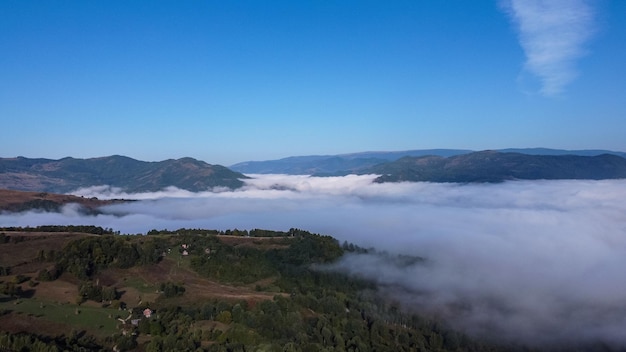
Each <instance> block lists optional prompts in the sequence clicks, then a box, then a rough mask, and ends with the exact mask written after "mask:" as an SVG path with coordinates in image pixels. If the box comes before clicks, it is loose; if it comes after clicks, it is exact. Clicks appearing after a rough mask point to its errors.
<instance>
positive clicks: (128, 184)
mask: <svg viewBox="0 0 626 352" xmlns="http://www.w3.org/2000/svg"><path fill="white" fill-rule="evenodd" d="M244 178H246V176H244V175H242V174H240V173H237V172H234V171H232V170H230V169H228V168H226V167H224V166H220V165H210V164H207V163H205V162H203V161H199V160H196V159H192V158H182V159H176V160H173V159H169V160H164V161H160V162H146V161H139V160H135V159H132V158H129V157H125V156H119V155H115V156H108V157H102V158H90V159H75V158H69V157H68V158H63V159H60V160H51V159H29V158H24V157H17V158H0V188H6V189H12V190H22V191H33V192H55V193H67V192H70V191H72V190H75V189H78V188H81V187H90V186H98V185H109V186H113V187H119V188H121V189H123V190H125V191H126V192H151V191H158V190H161V189H163V188H165V187H168V186H175V187H178V188H181V189H186V190H189V191H193V192H198V191H206V190H208V189H211V188H213V187H228V188H233V189H234V188H238V187H241V185H242V184H243V182H242V181H241V179H244Z"/></svg>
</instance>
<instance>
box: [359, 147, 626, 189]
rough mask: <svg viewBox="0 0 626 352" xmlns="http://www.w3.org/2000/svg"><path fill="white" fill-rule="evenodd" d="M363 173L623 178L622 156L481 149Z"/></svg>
mask: <svg viewBox="0 0 626 352" xmlns="http://www.w3.org/2000/svg"><path fill="white" fill-rule="evenodd" d="M364 173H371V174H378V175H381V176H379V177H378V178H377V179H376V180H375V182H379V183H382V182H401V181H410V182H418V181H427V182H459V183H470V182H502V181H507V180H565V179H570V180H581V179H584V180H603V179H620V178H626V159H625V158H623V157H620V156H617V155H612V154H601V155H596V156H580V155H528V154H521V153H502V152H497V151H483V152H475V153H470V154H463V155H456V156H451V157H448V158H444V157H441V156H424V157H404V158H401V159H398V160H396V161H393V162H389V163H385V164H380V165H377V166H374V167H372V168H370V169H368V170H364Z"/></svg>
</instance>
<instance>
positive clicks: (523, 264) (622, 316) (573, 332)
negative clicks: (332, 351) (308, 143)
mask: <svg viewBox="0 0 626 352" xmlns="http://www.w3.org/2000/svg"><path fill="white" fill-rule="evenodd" d="M251 176H252V177H253V178H252V179H249V180H245V183H246V185H245V187H243V188H241V189H239V190H236V191H230V190H223V189H221V190H212V191H207V192H202V193H192V192H188V191H184V190H180V189H176V188H168V189H165V190H163V191H161V192H156V193H142V194H126V193H124V192H123V191H122V190H120V189H115V188H112V187H108V186H99V187H91V188H85V189H80V190H77V191H76V192H74V194H78V195H83V196H86V197H93V196H95V197H98V198H101V199H107V198H109V199H110V198H129V199H136V200H137V201H135V202H128V203H123V204H116V205H111V206H107V207H105V208H103V211H104V213H103V214H101V215H97V216H85V215H81V212H79V211H78V209H77V208H76V207H75V206H67V207H65V208H64V210H63V212H61V213H43V212H25V213H19V214H2V215H0V226H26V225H29V226H36V225H44V224H93V225H97V226H102V227H107V228H113V229H114V230H119V231H121V232H122V233H132V234H134V233H146V232H147V231H149V230H150V229H170V230H175V229H178V228H181V227H186V228H209V229H224V230H225V229H234V228H238V229H252V228H262V229H273V230H288V229H289V228H292V227H296V228H301V229H305V230H308V231H311V232H315V233H321V234H328V235H332V236H334V237H336V238H337V239H339V240H340V241H344V240H345V241H349V242H353V243H356V244H358V245H360V246H363V247H375V248H377V249H380V250H386V251H389V252H390V253H398V254H407V255H413V256H420V257H424V258H426V259H427V260H426V262H425V263H421V264H415V265H409V266H404V267H398V266H397V265H394V263H390V262H386V261H385V260H384V259H382V258H381V257H376V256H373V255H371V254H361V255H348V256H346V257H345V258H344V259H343V260H342V261H340V262H339V263H337V264H335V265H334V266H333V268H332V269H333V270H339V271H343V272H346V273H349V274H351V275H359V276H362V277H366V278H370V279H373V280H376V281H378V282H379V283H380V284H381V287H382V289H381V292H383V293H385V294H388V295H390V296H392V298H394V299H396V300H398V301H399V302H401V303H402V304H403V307H404V308H405V309H407V310H413V311H415V312H418V313H422V314H429V315H433V316H436V317H439V318H441V319H444V320H445V321H446V322H447V323H448V324H449V325H451V326H453V327H455V328H457V329H460V330H462V331H464V332H467V333H469V334H471V335H476V336H483V337H489V338H495V339H499V340H502V341H513V342H525V343H530V344H540V345H545V344H548V345H549V344H552V343H570V344H579V343H594V342H598V341H601V342H604V343H608V344H610V345H615V346H618V347H626V334H625V333H624V331H626V271H625V270H624V268H626V202H625V201H624V200H625V199H626V180H610V181H514V182H505V183H500V184H453V183H448V184H438V183H386V184H377V183H373V182H372V181H373V179H374V178H375V176H372V175H366V176H354V175H350V176H345V177H326V178H321V177H308V176H286V175H251Z"/></svg>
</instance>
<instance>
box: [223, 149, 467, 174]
mask: <svg viewBox="0 0 626 352" xmlns="http://www.w3.org/2000/svg"><path fill="white" fill-rule="evenodd" d="M470 152H471V150H458V149H424V150H406V151H398V152H362V153H353V154H340V155H309V156H292V157H288V158H283V159H279V160H266V161H246V162H242V163H238V164H235V165H231V166H230V168H231V169H233V170H235V171H239V172H243V173H248V174H288V175H316V174H344V175H347V174H349V173H358V172H359V171H361V170H364V169H367V168H369V167H372V166H374V165H378V164H381V163H385V162H388V161H393V160H397V159H399V158H402V157H404V156H425V155H439V156H452V155H459V154H466V153H470Z"/></svg>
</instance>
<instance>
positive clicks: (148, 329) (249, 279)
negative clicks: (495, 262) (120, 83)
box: [0, 226, 512, 351]
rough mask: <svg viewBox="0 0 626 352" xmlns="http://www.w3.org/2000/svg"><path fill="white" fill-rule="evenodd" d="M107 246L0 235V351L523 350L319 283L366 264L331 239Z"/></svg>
mask: <svg viewBox="0 0 626 352" xmlns="http://www.w3.org/2000/svg"><path fill="white" fill-rule="evenodd" d="M79 230H80V231H83V232H78V231H79ZM110 233H112V231H111V230H106V229H101V228H97V227H89V226H87V227H76V226H75V227H62V226H47V227H40V228H4V229H0V253H1V254H0V350H7V351H14V350H15V351H18V350H19V351H62V350H68V351H84V350H90V351H92V350H93V351H97V350H111V349H112V348H114V347H115V348H117V349H118V350H122V351H125V350H139V351H500V350H509V349H511V348H512V347H511V346H495V345H491V344H488V343H485V342H480V341H475V340H472V339H470V338H469V337H467V336H465V335H463V334H462V333H459V332H455V331H452V330H449V329H447V328H446V327H445V326H444V325H442V324H440V323H438V322H436V321H433V320H430V319H425V318H422V317H419V316H417V315H413V314H410V313H408V312H403V310H402V306H401V305H399V304H398V303H397V302H394V301H390V300H388V299H386V298H384V297H382V296H379V295H378V294H377V293H376V292H377V291H376V286H375V285H374V284H373V283H370V282H367V281H363V280H360V279H355V278H350V277H347V276H345V275H343V274H340V273H336V272H332V271H328V270H320V269H319V268H321V267H320V265H324V264H325V263H332V262H334V261H336V260H337V259H339V258H340V257H341V256H342V255H344V253H345V252H346V251H360V252H363V251H365V250H364V249H362V248H359V247H356V246H354V245H351V244H350V245H349V244H344V245H339V243H337V241H336V240H335V239H334V238H332V237H329V236H321V235H316V234H311V233H309V232H307V231H303V230H298V229H291V230H289V231H287V232H281V231H268V230H258V229H255V230H251V231H239V230H232V231H225V232H222V231H215V230H198V229H194V230H191V229H180V230H177V231H166V230H162V231H157V230H153V231H150V232H149V234H148V235H143V236H141V235H139V236H128V235H124V236H121V235H112V234H110ZM370 251H371V250H370ZM415 260H419V258H417V259H411V261H412V262H415ZM405 261H406V259H403V260H402V261H401V262H405Z"/></svg>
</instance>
